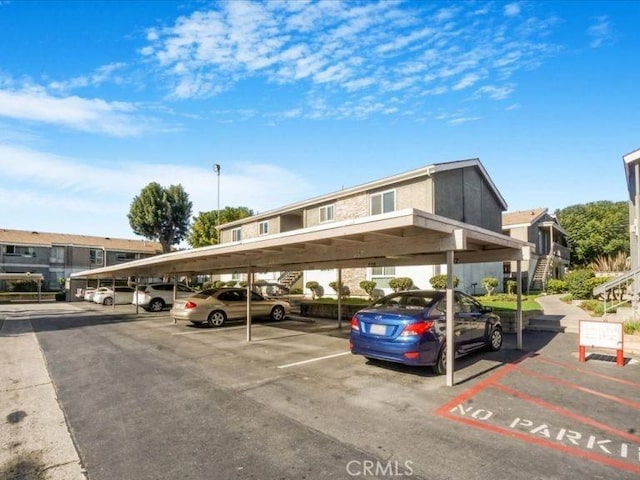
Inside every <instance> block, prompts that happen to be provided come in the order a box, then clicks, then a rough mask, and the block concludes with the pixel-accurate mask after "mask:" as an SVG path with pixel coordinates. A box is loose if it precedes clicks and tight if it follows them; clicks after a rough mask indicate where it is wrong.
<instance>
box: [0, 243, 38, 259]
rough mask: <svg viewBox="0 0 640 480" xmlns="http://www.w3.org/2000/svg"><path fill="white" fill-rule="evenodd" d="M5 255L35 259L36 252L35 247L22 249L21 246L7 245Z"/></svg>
mask: <svg viewBox="0 0 640 480" xmlns="http://www.w3.org/2000/svg"><path fill="white" fill-rule="evenodd" d="M4 254H5V255H6V256H8V257H34V258H35V256H36V251H35V249H34V248H33V247H22V246H20V245H5V247H4Z"/></svg>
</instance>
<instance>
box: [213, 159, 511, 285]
mask: <svg viewBox="0 0 640 480" xmlns="http://www.w3.org/2000/svg"><path fill="white" fill-rule="evenodd" d="M404 209H418V210H422V211H424V212H427V213H432V214H435V215H439V216H442V217H446V218H450V219H453V220H457V221H460V222H464V223H466V224H470V225H475V226H478V227H482V228H485V229H487V230H491V231H494V232H497V233H502V213H503V212H504V211H505V210H506V209H507V204H506V202H505V200H504V199H503V197H502V195H501V194H500V192H499V191H498V189H497V187H496V186H495V184H494V183H493V181H492V180H491V178H490V177H489V174H488V173H487V171H486V170H485V168H484V166H483V165H482V163H481V162H480V160H479V159H477V158H476V159H469V160H460V161H454V162H445V163H437V164H432V165H427V166H424V167H421V168H417V169H415V170H411V171H408V172H404V173H400V174H397V175H393V176H390V177H386V178H382V179H379V180H374V181H372V182H368V183H365V184H362V185H358V186H354V187H351V188H345V189H342V190H340V191H338V192H334V193H329V194H327V195H322V196H319V197H315V198H311V199H309V200H304V201H301V202H297V203H294V204H290V205H287V206H284V207H281V208H278V209H274V210H271V211H267V212H264V213H260V214H258V215H253V216H251V217H248V218H244V219H241V220H237V221H235V222H230V223H227V224H224V225H221V226H220V227H219V228H220V239H221V243H230V242H241V241H243V240H247V239H251V238H256V237H260V236H266V235H272V234H277V233H283V232H290V231H294V230H301V229H309V228H313V227H314V226H320V225H325V224H327V223H331V222H340V221H344V220H349V219H356V218H362V217H368V216H376V215H384V214H387V213H390V212H394V211H399V210H404ZM391 241H392V240H391ZM445 272H446V267H445V266H440V265H436V266H402V267H369V268H354V269H348V270H347V269H345V270H343V271H342V274H341V278H342V282H343V284H344V285H346V286H348V287H349V290H350V292H351V294H352V295H364V294H365V293H364V292H363V291H362V289H361V288H360V286H359V283H360V281H362V280H372V281H375V282H376V286H377V288H378V289H381V290H382V291H384V292H388V291H390V289H389V280H391V279H392V278H396V277H410V278H412V279H413V281H414V284H415V285H416V286H417V287H419V288H430V283H429V280H430V278H431V277H433V276H434V275H437V274H440V273H445ZM454 274H455V275H456V276H457V277H458V278H459V279H460V284H459V286H458V288H459V289H462V290H465V291H468V292H470V293H474V292H476V291H477V293H480V292H481V279H482V278H484V277H485V276H493V277H496V278H498V279H502V274H503V265H502V263H501V262H487V263H479V264H472V265H471V264H470V265H455V266H454ZM256 278H259V279H265V280H268V281H275V282H279V283H283V284H285V285H287V286H300V287H303V286H304V285H305V284H306V282H307V281H310V280H313V281H317V282H318V283H320V285H321V286H322V287H323V289H324V291H325V294H327V295H331V294H334V291H333V290H332V289H331V288H330V286H329V283H330V282H333V281H336V279H337V271H336V270H333V269H332V270H313V271H305V272H276V273H269V274H264V275H260V274H258V275H256ZM223 279H225V280H226V279H233V280H243V278H242V275H241V274H236V275H233V274H232V275H225V276H223ZM500 284H502V282H500Z"/></svg>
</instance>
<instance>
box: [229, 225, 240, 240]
mask: <svg viewBox="0 0 640 480" xmlns="http://www.w3.org/2000/svg"><path fill="white" fill-rule="evenodd" d="M240 240H242V229H241V228H234V229H233V230H231V241H232V242H239V241H240Z"/></svg>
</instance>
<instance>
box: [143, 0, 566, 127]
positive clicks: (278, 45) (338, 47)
mask: <svg viewBox="0 0 640 480" xmlns="http://www.w3.org/2000/svg"><path fill="white" fill-rule="evenodd" d="M528 8H529V9H530V10H532V15H530V16H527V18H522V17H523V16H521V15H520V13H521V7H520V4H519V3H517V2H512V3H509V4H507V5H505V4H501V3H488V4H485V5H482V6H481V8H480V7H478V5H476V4H474V3H461V4H458V5H456V6H451V7H445V8H440V9H437V10H434V9H433V7H432V5H430V4H428V3H426V2H425V3H422V2H410V3H404V2H397V1H387V0H380V1H371V2H365V3H355V2H348V1H347V2H339V1H327V2H325V1H308V2H306V3H304V4H298V3H296V2H275V1H274V2H234V1H230V2H220V3H216V4H215V8H211V9H208V10H202V11H197V12H194V13H192V14H190V15H188V16H183V17H180V18H179V19H177V20H176V21H175V23H174V24H173V25H167V26H165V27H162V28H157V29H152V30H149V31H148V32H147V41H148V45H146V46H144V47H142V49H141V50H140V51H141V53H142V55H144V56H145V58H146V59H150V58H151V59H153V60H154V61H155V62H157V64H158V66H159V67H160V69H161V71H162V72H163V76H164V78H166V79H167V80H168V81H169V85H168V88H169V89H170V91H171V95H173V96H175V97H178V98H198V97H207V96H213V95H218V94H220V93H222V92H225V91H228V90H231V89H235V88H242V81H243V80H247V79H251V80H262V81H265V82H267V83H269V82H271V83H275V84H296V85H297V86H300V88H301V89H302V90H304V89H306V90H307V92H313V94H314V95H316V96H318V95H319V96H322V97H324V98H325V99H326V100H327V104H333V105H336V107H335V108H338V103H341V104H342V106H343V107H344V108H343V109H342V110H343V111H345V112H347V111H352V112H364V111H371V112H378V110H377V109H375V108H374V109H371V108H370V104H361V105H360V108H354V105H355V103H356V102H357V101H358V98H360V97H355V96H354V95H357V94H358V93H359V92H360V91H362V90H363V89H366V91H367V93H377V94H378V95H379V96H380V97H381V98H380V100H381V101H382V103H384V102H385V96H386V95H388V94H389V93H390V92H400V94H402V96H403V99H402V101H401V102H399V105H398V106H397V107H396V108H398V109H399V110H402V109H403V108H407V109H409V110H412V111H413V110H414V109H413V108H412V107H411V105H412V100H411V99H412V97H414V96H415V95H420V94H421V93H420V92H425V91H426V92H432V94H433V92H451V91H456V90H461V89H464V88H468V87H470V86H472V85H474V84H475V83H476V82H477V81H478V80H479V79H483V80H487V81H489V82H495V81H500V82H504V81H506V80H507V79H508V78H509V77H510V76H512V75H513V74H514V73H515V72H518V71H519V70H522V69H531V68H535V67H536V66H538V65H539V64H540V63H541V62H543V61H544V59H545V58H547V57H549V56H551V55H553V54H555V53H556V52H557V49H555V48H554V46H553V45H550V44H549V43H548V42H546V41H545V40H544V38H545V37H546V36H547V35H548V33H549V32H550V31H551V29H552V28H553V27H554V26H555V24H556V22H555V20H554V21H552V19H551V18H545V17H544V16H542V15H533V14H534V13H537V12H534V11H533V10H534V9H535V6H531V7H528ZM418 75H419V76H418ZM434 81H438V82H439V83H440V84H438V85H434V84H433V83H434ZM394 94H395V93H394ZM403 103H404V105H405V107H402V106H401V105H402V104H403ZM329 110H330V111H332V112H333V111H335V109H333V108H332V109H329ZM312 111H313V112H314V113H313V115H314V118H320V117H319V116H320V115H321V112H322V111H324V109H320V110H318V109H312ZM358 115H360V113H358Z"/></svg>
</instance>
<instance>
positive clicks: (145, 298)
mask: <svg viewBox="0 0 640 480" xmlns="http://www.w3.org/2000/svg"><path fill="white" fill-rule="evenodd" d="M194 293H196V292H195V290H194V289H192V288H190V287H187V286H186V285H184V284H182V283H178V284H177V285H176V297H177V298H185V297H190V296H191V295H193V294H194ZM131 303H133V304H134V305H136V304H138V305H140V306H141V307H142V308H144V309H145V310H147V311H151V312H159V311H160V310H162V309H163V308H164V307H166V306H171V305H173V283H150V284H149V285H140V286H138V289H137V291H136V293H135V294H134V295H133V299H132V301H131Z"/></svg>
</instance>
